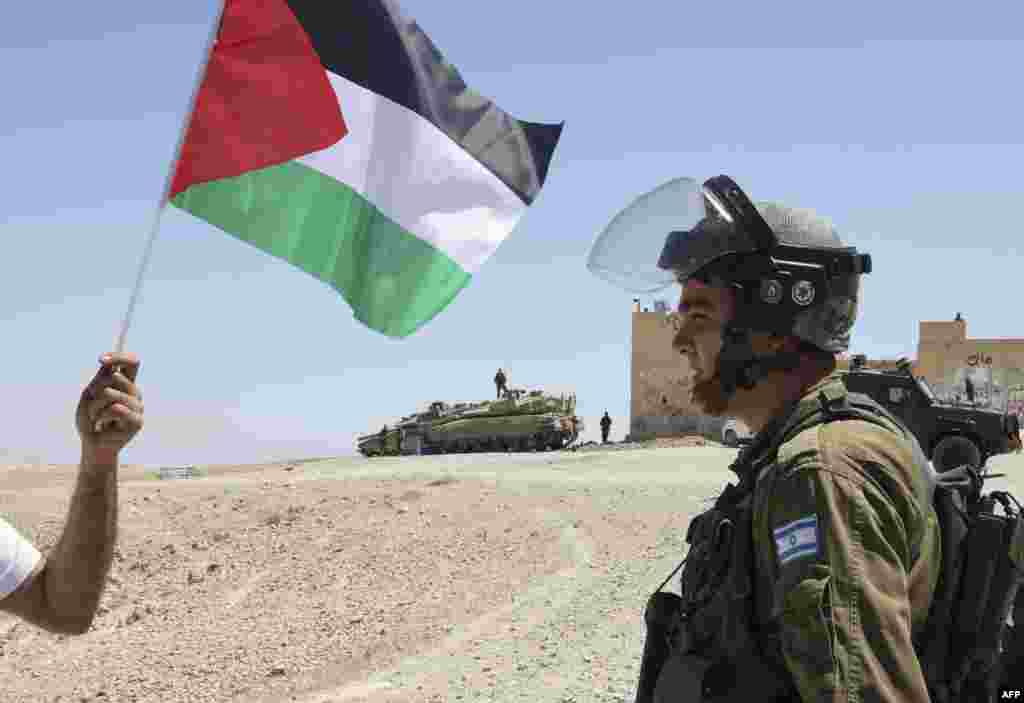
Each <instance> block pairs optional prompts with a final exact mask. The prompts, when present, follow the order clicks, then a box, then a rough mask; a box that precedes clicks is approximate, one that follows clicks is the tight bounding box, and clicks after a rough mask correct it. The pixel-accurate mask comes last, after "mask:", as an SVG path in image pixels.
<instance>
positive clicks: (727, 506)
mask: <svg viewBox="0 0 1024 703" xmlns="http://www.w3.org/2000/svg"><path fill="white" fill-rule="evenodd" d="M819 400H820V402H819V405H818V407H816V408H815V409H814V410H813V411H811V412H809V413H807V414H806V415H805V416H803V417H794V418H790V419H789V420H788V421H787V422H785V423H784V424H783V425H782V427H781V429H779V430H777V431H773V430H772V429H769V430H768V431H766V432H761V433H759V435H758V437H757V438H755V441H754V442H753V443H752V444H751V445H750V446H748V447H747V448H746V449H745V450H744V451H743V452H741V453H740V456H739V457H738V459H737V461H736V463H734V464H733V466H732V467H731V468H732V469H733V470H734V471H736V473H737V474H738V475H739V476H740V482H739V484H738V485H733V484H729V485H728V486H726V488H725V490H724V491H723V493H722V494H721V496H719V498H718V500H717V501H716V502H715V505H714V507H713V508H711V509H710V510H708V511H707V512H705V513H702V514H700V515H698V516H697V517H695V518H694V519H693V520H692V521H691V523H690V526H689V528H688V530H687V535H686V541H687V543H688V544H689V545H690V547H689V552H688V553H687V556H686V558H685V559H684V560H683V563H682V564H680V567H683V573H682V576H681V580H680V587H681V590H680V593H681V596H680V595H676V594H674V593H669V592H663V591H662V590H661V589H662V588H663V587H664V586H665V584H666V583H668V581H669V580H670V579H671V578H672V576H674V575H675V573H676V572H675V571H673V572H672V574H670V575H669V577H668V578H667V579H665V581H664V582H663V583H662V584H661V586H659V587H658V589H657V591H656V592H655V593H654V594H653V595H652V596H651V597H650V599H649V600H648V603H647V608H646V610H645V612H644V620H645V624H646V626H647V636H646V640H645V643H644V654H643V659H642V660H641V667H640V681H639V683H638V686H637V696H636V702H637V703H670V702H671V703H677V702H680V701H683V702H686V703H691V702H694V703H695V702H696V701H720V702H729V701H745V702H746V701H751V700H757V701H778V702H782V701H799V700H800V699H799V696H798V694H797V692H796V689H795V686H794V685H793V682H792V678H791V676H790V675H789V673H788V671H787V669H786V667H785V664H784V660H783V657H782V650H781V645H780V641H779V637H778V632H777V628H775V627H771V626H770V627H766V628H765V627H758V626H757V624H756V620H755V610H754V607H755V603H754V594H753V584H754V583H755V579H754V568H755V560H754V546H753V533H752V519H753V505H752V503H753V494H754V486H755V484H756V482H757V475H758V473H759V471H760V470H761V469H763V468H765V467H767V466H770V465H771V464H772V463H773V462H774V461H775V459H776V454H777V452H778V449H779V447H780V446H781V445H782V444H784V443H785V442H787V441H788V440H790V439H791V438H793V437H795V436H796V435H797V434H799V433H800V432H802V431H804V430H806V429H809V428H811V427H814V426H816V425H819V424H822V423H826V422H832V421H836V420H851V419H854V420H863V421H865V422H870V423H872V424H875V425H879V426H881V427H884V428H886V429H887V430H889V431H900V432H902V434H903V436H904V437H906V438H908V439H910V440H911V441H913V442H914V444H915V460H916V461H917V463H918V464H919V466H918V468H919V470H920V471H922V472H925V475H926V476H929V477H930V478H931V479H932V482H933V485H934V487H935V491H934V494H933V504H934V505H935V507H936V512H937V513H938V517H939V525H940V531H941V534H942V537H941V545H942V564H941V572H940V576H939V580H938V584H937V586H936V590H935V594H934V596H933V600H932V606H931V609H930V612H929V616H928V619H927V620H926V623H925V625H924V627H923V628H922V631H921V633H920V636H919V637H918V638H917V639H916V640H915V642H914V645H915V651H916V652H917V653H918V657H919V659H920V661H921V664H922V669H923V671H924V674H925V680H926V682H927V684H928V688H929V693H930V695H931V697H932V700H933V701H936V703H950V702H956V703H960V702H961V701H967V700H970V701H979V702H981V701H988V700H994V698H992V697H990V695H991V692H994V690H995V687H996V685H997V681H998V666H997V663H998V661H999V657H1000V651H1001V637H1002V634H1003V632H1004V627H1003V624H1004V623H1005V621H1006V618H1007V614H1008V613H1009V610H1010V608H1011V606H1012V604H1013V601H1014V596H1015V594H1016V591H1017V583H1018V579H1019V576H1020V574H1021V568H1022V567H1024V518H1022V516H1021V511H1020V509H1019V508H1020V506H1019V504H1017V508H1018V510H1017V512H1014V511H1013V510H1012V506H1011V505H1010V501H1013V502H1014V503H1016V501H1015V500H1014V499H1013V497H1012V496H1009V494H1005V493H993V494H991V495H990V496H984V497H982V496H981V481H982V480H983V478H982V477H981V476H980V475H979V474H978V472H977V471H976V470H974V469H973V468H970V467H963V468H961V469H956V470H954V471H951V472H946V473H944V474H941V475H936V474H935V472H934V470H933V469H932V467H931V464H930V463H929V462H928V461H927V459H926V458H925V457H924V454H923V452H921V451H920V448H919V447H917V442H916V440H915V439H914V438H913V435H912V434H911V433H910V431H909V430H908V429H907V428H906V426H905V425H904V424H903V423H902V422H901V421H900V420H899V419H898V418H896V417H894V416H893V415H892V414H891V413H889V412H887V411H886V410H885V409H884V408H882V407H881V406H879V405H878V404H877V403H875V402H874V401H873V400H871V399H870V398H868V397H867V396H863V395H859V394H853V393H850V394H841V395H839V397H827V396H825V395H824V394H822V395H821V396H820V397H819ZM894 428H895V430H894ZM755 460H757V461H756V463H755ZM996 503H999V504H1001V505H1002V506H1003V507H1004V512H1005V513H1006V515H1005V516H1002V515H997V514H995V511H994V507H995V504H996ZM919 549H920V545H915V546H914V549H913V551H914V554H915V555H916V553H917V552H918V551H919ZM915 558H916V557H915ZM678 568H679V567H677V569H676V571H678ZM666 664H667V665H666Z"/></svg>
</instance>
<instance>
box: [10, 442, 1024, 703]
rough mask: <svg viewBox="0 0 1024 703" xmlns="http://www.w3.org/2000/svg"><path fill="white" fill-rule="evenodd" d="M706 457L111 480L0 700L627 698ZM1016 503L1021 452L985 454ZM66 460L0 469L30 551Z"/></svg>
mask: <svg viewBox="0 0 1024 703" xmlns="http://www.w3.org/2000/svg"><path fill="white" fill-rule="evenodd" d="M734 457H735V450H729V449H724V448H720V447H715V446H697V447H676V448H660V449H632V450H630V451H603V450H597V451H594V450H591V451H579V452H575V453H572V452H560V453H546V454H509V455H504V454H501V455H498V454H484V455H456V456H437V457H401V458H387V459H375V460H365V459H361V458H359V459H349V458H346V459H336V460H322V461H315V462H302V463H293V464H288V465H266V466H234V467H208V474H207V476H206V477H205V478H200V479H185V480H168V481H160V480H155V479H152V478H147V477H146V476H145V475H144V473H143V471H142V470H141V469H139V468H133V467H127V468H125V469H124V470H123V472H122V481H121V484H120V485H121V488H120V490H121V495H120V506H121V522H120V524H121V534H120V539H119V546H118V550H117V553H116V556H115V562H114V567H113V571H112V576H111V580H110V585H109V587H108V589H107V591H106V593H105V595H104V597H103V602H102V608H101V615H100V616H99V617H98V618H97V620H96V622H95V624H94V626H93V628H92V630H91V631H89V632H88V633H86V634H85V635H82V636H79V637H61V636H54V635H50V634H47V633H45V632H41V631H39V630H36V629H34V628H32V627H30V626H28V625H25V624H23V623H20V622H18V621H17V620H15V619H13V618H10V617H7V616H3V615H0V681H2V683H0V693H2V695H0V698H2V700H3V701H4V702H5V703H18V702H31V703H40V702H44V701H45V702H47V703H49V702H54V703H56V702H58V701H61V702H68V703H70V702H72V701H73V702H74V703H79V702H81V701H104V702H119V701H138V702H143V701H145V702H147V703H148V702H154V703H155V702H157V701H160V702H162V703H170V702H177V701H182V702H184V701H189V702H202V701H232V702H242V701H245V702H249V701H252V702H253V703H271V702H277V701H297V702H299V703H335V702H341V701H367V702H369V703H384V702H385V701H552V702H558V703H570V702H576V701H579V702H582V701H615V702H616V703H618V702H621V701H626V700H628V701H632V699H633V694H634V686H635V683H636V677H637V673H638V669H639V656H640V650H641V647H642V642H643V627H642V622H641V617H642V609H643V604H644V602H645V600H646V597H647V595H648V594H649V593H650V592H651V591H652V590H653V589H654V588H656V587H657V585H658V584H659V583H660V582H661V581H662V580H663V579H664V577H665V576H667V575H668V573H669V572H670V571H671V570H672V569H673V568H674V567H675V565H676V563H677V562H678V560H679V558H680V556H681V554H682V550H683V545H684V541H683V538H684V535H685V529H686V526H687V523H688V520H689V519H690V517H692V516H693V515H694V514H695V513H697V512H699V511H700V510H701V509H703V508H704V507H705V506H706V505H707V503H708V501H709V500H713V498H714V496H715V495H716V494H717V492H718V491H719V490H720V488H721V487H722V485H723V484H724V483H725V482H726V481H728V480H730V477H731V474H730V473H729V472H728V471H727V468H726V467H727V465H728V463H729V462H730V461H731V460H732V459H733V458H734ZM992 466H993V468H994V470H1000V471H1001V470H1005V471H1007V472H1008V473H1010V474H1011V478H1010V479H996V480H994V481H992V487H993V488H1004V489H1005V488H1007V487H1010V488H1011V489H1012V490H1014V491H1016V492H1017V495H1020V496H1024V455H1016V456H1012V457H1002V458H999V459H996V460H994V461H993V462H992ZM73 480H74V467H66V466H8V467H0V487H2V490H0V512H2V513H3V514H4V515H5V517H6V518H7V519H9V520H11V521H12V522H14V523H15V525H16V526H17V527H18V528H19V529H21V530H22V531H23V532H24V533H25V534H27V535H29V536H30V537H31V538H32V539H33V540H34V541H35V542H36V543H37V544H38V545H39V546H40V548H41V549H42V550H43V551H44V552H45V551H46V549H48V548H49V547H50V546H51V545H52V544H53V541H54V540H55V539H56V537H57V535H58V533H59V530H60V528H61V526H62V523H63V519H64V514H65V510H66V508H67V501H68V499H69V497H70V494H71V487H72V482H73Z"/></svg>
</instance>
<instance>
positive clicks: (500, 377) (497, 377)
mask: <svg viewBox="0 0 1024 703" xmlns="http://www.w3.org/2000/svg"><path fill="white" fill-rule="evenodd" d="M507 382H508V379H506V378H505V372H504V371H502V370H501V369H498V373H496V374H494V385H495V386H497V387H498V395H497V397H498V399H499V400H500V399H501V394H502V393H503V392H505V391H507V390H508V385H507Z"/></svg>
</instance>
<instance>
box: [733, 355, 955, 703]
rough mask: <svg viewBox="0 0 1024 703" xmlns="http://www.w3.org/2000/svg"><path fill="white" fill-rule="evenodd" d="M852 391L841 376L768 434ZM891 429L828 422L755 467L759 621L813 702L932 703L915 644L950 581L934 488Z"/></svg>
mask: <svg viewBox="0 0 1024 703" xmlns="http://www.w3.org/2000/svg"><path fill="white" fill-rule="evenodd" d="M845 395H846V387H845V385H844V384H843V381H842V379H841V377H840V376H839V375H838V374H833V375H831V376H829V377H827V378H825V379H824V380H822V381H821V382H820V383H818V384H816V385H815V386H813V387H811V388H810V389H808V390H807V391H806V393H805V394H804V396H803V398H801V399H800V400H799V402H797V403H796V404H795V406H794V407H793V408H791V411H790V412H788V413H787V414H786V417H785V418H780V419H779V420H778V421H776V422H773V423H771V424H770V425H769V426H768V427H766V428H765V429H764V430H763V431H764V432H769V433H771V432H779V431H783V428H784V427H785V426H786V425H790V426H792V425H791V423H792V419H793V418H798V417H801V416H807V415H808V414H810V413H813V412H814V411H815V410H816V409H817V408H820V407H821V403H822V402H823V401H827V402H831V401H835V400H840V399H842V398H843V397H844V396H845ZM885 422H886V424H888V425H892V427H891V431H890V429H887V428H886V427H882V426H879V425H878V424H875V423H871V422H866V421H862V420H851V419H839V420H835V421H832V422H827V421H826V422H823V423H820V424H817V425H815V426H812V427H809V428H807V429H805V430H803V431H800V432H798V433H797V434H795V435H794V436H792V437H790V438H789V439H788V440H787V441H785V442H784V443H783V444H782V445H780V446H779V447H778V449H777V451H775V452H773V453H772V454H774V458H772V457H757V456H751V457H748V458H749V461H748V462H746V464H747V466H749V467H750V470H751V471H752V472H756V483H755V486H754V493H753V503H752V505H753V517H752V521H751V529H752V532H753V534H752V539H753V545H754V547H753V560H754V565H755V569H754V583H753V594H754V607H753V610H754V620H755V623H756V625H757V627H758V628H760V629H762V630H763V631H765V632H773V633H775V636H776V638H777V639H776V642H777V645H778V647H777V649H776V651H777V653H778V654H779V655H780V656H781V659H782V663H783V664H784V667H785V669H786V670H787V671H788V672H789V674H790V675H791V677H792V683H793V684H795V687H796V690H797V691H798V692H799V696H800V698H801V700H802V701H803V702H804V703H811V702H824V701H836V702H837V703H838V701H863V702H865V703H868V702H874V701H879V702H882V701H884V702H885V703H925V702H926V701H928V700H929V699H928V692H927V687H926V685H925V679H924V675H923V673H922V670H921V666H920V663H919V662H918V658H917V655H916V654H915V651H914V644H913V642H914V637H915V636H916V635H918V634H919V633H920V631H921V628H922V627H923V625H924V623H925V620H926V619H927V616H928V611H929V607H930V605H931V601H932V597H933V595H934V593H935V588H936V583H937V581H938V576H939V566H940V560H941V542H940V532H939V525H938V518H937V516H936V513H935V510H934V507H933V504H932V491H933V485H934V484H933V483H932V481H931V479H930V477H929V472H930V471H931V466H930V464H929V463H928V462H927V460H926V459H925V457H924V454H923V452H922V451H921V448H920V446H919V445H918V443H917V441H916V439H914V437H913V436H912V435H910V433H909V432H908V431H906V430H905V429H904V428H902V427H900V426H898V425H895V424H893V423H891V422H888V421H885ZM758 444H760V443H758ZM755 446H756V444H755ZM769 446H770V445H769ZM766 459H767V461H766Z"/></svg>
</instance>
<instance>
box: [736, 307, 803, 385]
mask: <svg viewBox="0 0 1024 703" xmlns="http://www.w3.org/2000/svg"><path fill="white" fill-rule="evenodd" d="M799 365H800V354H799V352H794V351H781V352H776V353H774V354H765V355H761V356H758V355H757V354H756V353H755V352H754V348H753V345H752V344H751V330H750V329H749V328H747V327H737V326H735V325H733V324H728V325H726V326H725V327H724V328H722V351H721V353H720V354H719V361H718V367H719V377H720V378H721V384H722V391H723V393H724V394H725V397H726V398H732V397H733V396H734V395H735V394H736V390H737V389H738V388H743V389H745V390H750V389H752V388H753V387H754V386H756V385H757V384H758V382H759V381H761V380H763V379H764V377H765V376H767V375H768V374H769V373H770V372H771V371H792V370H793V369H795V368H797V367H798V366H799Z"/></svg>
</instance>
